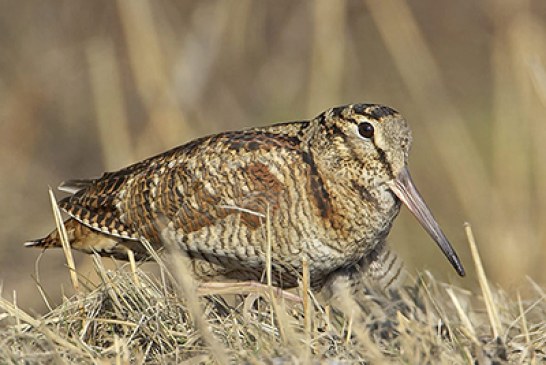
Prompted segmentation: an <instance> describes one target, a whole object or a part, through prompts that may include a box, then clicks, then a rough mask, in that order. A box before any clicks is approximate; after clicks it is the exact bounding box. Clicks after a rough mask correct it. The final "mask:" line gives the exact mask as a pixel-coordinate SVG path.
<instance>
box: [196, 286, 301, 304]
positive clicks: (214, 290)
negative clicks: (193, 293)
mask: <svg viewBox="0 0 546 365" xmlns="http://www.w3.org/2000/svg"><path fill="white" fill-rule="evenodd" d="M252 293H256V294H262V295H266V294H268V293H274V294H275V295H276V296H277V297H278V298H283V299H285V300H288V301H291V302H295V303H302V302H303V300H302V298H301V297H300V296H299V295H296V294H292V293H289V292H287V291H286V290H282V289H281V288H279V287H275V286H268V285H267V284H262V283H260V282H257V281H242V282H207V283H200V284H199V286H198V288H197V294H198V295H214V294H220V295H222V294H252Z"/></svg>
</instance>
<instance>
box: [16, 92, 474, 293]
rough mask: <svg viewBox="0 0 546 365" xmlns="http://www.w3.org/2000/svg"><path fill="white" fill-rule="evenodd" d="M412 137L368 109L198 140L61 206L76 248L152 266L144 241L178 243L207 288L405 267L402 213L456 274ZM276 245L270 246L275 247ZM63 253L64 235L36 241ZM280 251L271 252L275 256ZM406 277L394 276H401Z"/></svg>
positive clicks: (390, 275)
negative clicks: (396, 226)
mask: <svg viewBox="0 0 546 365" xmlns="http://www.w3.org/2000/svg"><path fill="white" fill-rule="evenodd" d="M411 144H412V133H411V130H410V128H409V126H408V124H407V122H406V120H405V119H404V117H403V116H402V115H401V114H400V113H399V112H397V111H396V110H394V109H392V108H390V107H387V106H384V105H380V104H368V103H358V104H349V105H343V106H338V107H333V108H330V109H328V110H326V111H324V112H323V113H321V114H319V115H318V116H317V117H315V118H313V119H309V120H300V121H293V122H283V123H277V124H273V125H270V126H265V127H254V128H249V129H244V130H240V131H228V132H223V133H218V134H214V135H209V136H206V137H201V138H199V139H195V140H193V141H190V142H188V143H186V144H183V145H181V146H178V147H175V148H173V149H170V150H168V151H166V152H164V153H161V154H158V155H156V156H153V157H150V158H148V159H145V160H143V161H140V162H137V163H135V164H132V165H130V166H128V167H126V168H123V169H121V170H119V171H114V172H105V173H104V174H103V175H102V176H100V177H98V178H92V179H77V180H68V181H65V182H63V183H62V184H61V185H60V186H59V189H60V190H62V191H64V192H68V193H69V194H70V195H69V196H67V197H65V198H63V199H61V200H60V201H59V202H58V205H59V207H60V208H61V209H62V210H64V212H66V213H67V215H68V218H67V219H66V220H65V222H64V225H65V227H66V231H67V233H68V240H69V244H70V246H71V248H72V249H75V250H79V251H83V252H86V253H97V254H99V255H102V256H111V257H114V258H117V259H121V260H128V259H129V251H131V252H132V253H133V255H134V257H135V258H136V259H137V260H150V259H151V256H150V254H149V251H148V249H147V248H146V245H144V241H147V242H148V243H149V244H150V245H151V246H152V247H153V248H154V249H158V250H161V249H162V248H164V247H165V245H166V241H168V242H172V243H174V245H175V246H176V247H177V248H178V249H180V251H181V252H182V253H184V255H185V256H186V257H188V258H189V259H190V260H189V261H190V262H191V269H192V273H193V275H194V277H195V278H196V279H197V280H198V281H201V282H210V281H213V280H218V278H224V279H229V280H233V281H254V282H263V280H264V271H265V270H266V264H267V262H268V261H267V260H266V258H267V254H268V252H270V259H271V273H272V278H271V283H272V284H273V285H275V286H277V287H279V288H293V287H296V286H298V283H299V282H300V280H301V277H302V271H303V261H304V260H306V261H307V265H308V270H309V282H310V287H311V288H312V289H314V290H321V289H322V288H323V287H325V286H330V287H332V286H335V285H337V284H336V283H339V282H340V278H350V277H354V276H358V275H363V274H366V275H370V276H372V277H374V276H375V277H376V279H378V280H381V279H384V280H386V281H392V280H394V278H395V277H397V276H398V274H399V272H396V270H400V269H399V268H395V269H392V270H391V266H396V267H398V265H394V263H395V262H396V261H397V256H396V255H395V254H394V253H393V252H391V250H390V248H388V246H387V243H386V241H387V236H388V234H389V232H390V230H391V227H392V224H393V222H394V220H395V218H396V217H397V215H398V213H399V211H400V209H401V206H402V204H403V205H405V206H406V207H407V208H408V209H409V210H410V211H411V212H412V213H413V215H414V216H415V217H416V218H417V220H418V221H419V222H420V224H421V225H422V226H423V228H424V229H425V230H426V231H427V232H428V233H429V235H430V236H431V237H432V239H433V240H434V241H435V242H436V244H437V245H438V246H439V248H440V249H441V250H442V252H443V253H444V255H445V256H446V258H447V259H448V261H449V262H450V263H451V265H452V266H453V268H454V269H455V271H456V272H457V273H458V274H459V275H461V276H464V275H465V271H464V268H463V265H462V263H461V261H460V259H459V258H458V256H457V254H456V252H455V250H454V249H453V247H452V245H451V244H450V242H449V241H448V239H447V238H446V236H445V234H444V233H443V232H442V230H441V229H440V226H439V224H438V223H437V221H436V220H435V218H434V217H433V215H432V213H431V211H430V209H429V208H428V207H427V205H426V203H425V201H424V199H423V198H422V196H421V194H420V193H419V192H418V190H417V188H416V187H415V184H414V183H413V180H412V178H411V175H410V173H409V170H408V156H409V151H410V147H411ZM268 244H269V246H268ZM25 245H26V246H28V247H37V248H42V249H48V248H52V247H61V241H60V238H59V234H58V233H57V230H54V231H52V232H51V233H50V234H49V235H47V236H46V237H44V238H41V239H37V240H33V241H30V242H27V243H26V244H25ZM268 250H269V251H268ZM393 270H394V272H393Z"/></svg>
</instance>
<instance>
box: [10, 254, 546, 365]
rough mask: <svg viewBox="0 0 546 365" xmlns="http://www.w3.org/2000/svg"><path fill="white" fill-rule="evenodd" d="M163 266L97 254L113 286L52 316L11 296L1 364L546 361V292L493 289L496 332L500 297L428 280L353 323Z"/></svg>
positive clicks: (374, 302) (380, 295) (368, 302)
mask: <svg viewBox="0 0 546 365" xmlns="http://www.w3.org/2000/svg"><path fill="white" fill-rule="evenodd" d="M171 254H172V252H171ZM171 254H170V255H169V256H170V257H171ZM172 257H174V258H175V259H176V260H177V262H179V261H180V260H182V261H183V259H184V258H180V257H178V256H172ZM161 266H162V270H169V269H168V268H167V267H171V268H172V271H169V272H168V273H163V274H162V275H161V276H160V277H159V278H157V277H155V276H153V275H151V274H149V273H146V272H144V271H142V270H141V269H140V268H139V267H136V268H134V267H133V268H131V265H130V264H127V265H125V266H124V267H122V268H119V269H117V270H114V271H111V270H107V269H105V268H104V266H103V265H102V264H101V260H100V258H98V257H97V258H96V260H95V269H96V271H97V273H98V274H99V277H100V278H101V282H100V283H99V284H97V285H95V286H94V287H92V286H87V285H86V286H81V287H80V292H79V294H78V295H75V296H74V297H72V298H68V299H66V300H65V301H64V302H63V303H62V304H61V305H60V306H58V307H56V308H54V309H53V310H51V311H50V312H49V313H47V314H46V315H44V316H41V317H36V316H32V315H30V314H28V313H26V312H24V311H23V310H21V309H20V308H18V307H17V306H16V305H15V304H14V303H11V302H9V301H7V300H6V299H1V298H0V310H2V311H3V312H5V313H4V314H3V315H1V316H0V323H3V324H5V326H3V327H1V329H0V338H1V340H0V342H1V343H0V363H8V362H21V361H23V360H24V361H26V362H28V363H47V362H50V363H57V362H60V363H62V362H76V361H77V362H82V363H93V362H100V361H108V362H114V361H115V362H116V363H144V362H153V363H173V362H183V361H188V362H189V363H193V362H200V363H201V362H203V363H228V362H230V361H233V362H237V363H239V362H249V363H264V362H269V363H277V364H283V363H313V362H316V361H325V360H332V361H333V362H331V363H339V362H343V361H348V362H354V361H363V362H375V363H377V362H381V363H399V362H405V363H434V364H468V363H474V362H475V361H478V362H479V363H486V362H484V361H499V362H502V361H510V362H513V363H540V362H543V361H546V351H545V349H546V323H545V322H544V318H545V314H546V301H545V300H544V293H543V292H542V291H541V289H540V288H536V289H537V290H536V298H534V299H531V300H522V299H521V298H518V300H511V299H509V298H508V297H507V295H506V294H505V293H504V292H503V291H502V290H500V289H495V288H490V291H491V295H492V297H494V298H495V307H496V309H497V310H498V321H499V323H500V324H501V325H500V326H498V328H497V330H498V331H499V332H498V333H496V332H494V331H493V329H492V323H494V322H492V321H491V320H490V318H489V314H488V311H487V306H488V305H490V304H488V301H486V300H485V299H484V298H483V297H482V296H481V295H478V294H477V293H469V292H467V291H466V290H463V289H461V288H457V287H454V286H452V285H450V284H446V283H443V282H440V281H438V280H436V279H435V278H434V277H433V276H432V275H431V274H430V273H428V272H425V273H423V274H422V275H420V276H419V277H418V278H417V279H414V282H413V283H412V284H411V285H408V286H405V287H403V288H400V289H398V290H390V291H385V292H381V291H378V290H377V289H374V290H373V291H372V290H368V289H363V290H362V291H361V292H359V293H357V295H356V296H355V297H354V298H351V299H352V301H353V302H352V303H354V305H355V307H354V308H352V312H351V314H350V315H347V314H344V313H343V312H342V311H340V310H338V309H336V307H335V306H334V307H333V308H325V307H324V306H322V305H321V304H320V303H319V302H318V301H317V300H316V298H314V297H313V295H312V293H309V294H310V298H308V299H305V301H304V302H303V303H291V304H290V305H287V303H286V304H285V302H284V301H282V300H279V299H278V298H277V297H276V296H272V295H268V293H267V291H264V292H262V293H260V292H256V293H253V294H251V295H249V296H242V295H233V294H230V295H205V296H201V295H197V293H196V288H195V286H194V285H193V284H192V283H191V282H189V281H187V280H185V279H184V277H187V272H185V271H184V270H185V269H184V268H182V269H180V268H181V267H183V266H184V265H176V266H170V265H168V264H165V265H161ZM175 268H178V269H175ZM169 278H170V279H169ZM303 287H304V288H305V285H303ZM305 296H307V294H306V295H305ZM304 303H305V304H304Z"/></svg>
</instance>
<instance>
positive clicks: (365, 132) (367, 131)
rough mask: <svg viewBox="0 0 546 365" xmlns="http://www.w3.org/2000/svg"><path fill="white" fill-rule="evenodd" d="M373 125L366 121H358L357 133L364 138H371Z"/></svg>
mask: <svg viewBox="0 0 546 365" xmlns="http://www.w3.org/2000/svg"><path fill="white" fill-rule="evenodd" d="M373 132H374V129H373V125H372V124H371V123H368V122H364V123H360V124H359V125H358V133H360V135H361V136H362V137H364V138H372V137H373Z"/></svg>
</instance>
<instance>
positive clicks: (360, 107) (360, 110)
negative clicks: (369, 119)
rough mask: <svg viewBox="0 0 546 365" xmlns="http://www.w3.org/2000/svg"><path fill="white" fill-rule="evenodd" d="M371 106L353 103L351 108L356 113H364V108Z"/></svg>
mask: <svg viewBox="0 0 546 365" xmlns="http://www.w3.org/2000/svg"><path fill="white" fill-rule="evenodd" d="M371 106H373V104H355V105H353V110H354V111H355V113H356V114H365V113H366V109H368V108H369V107H371Z"/></svg>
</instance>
